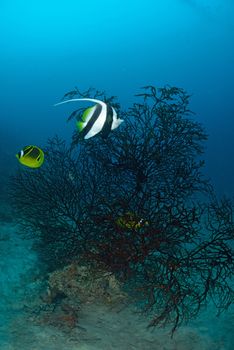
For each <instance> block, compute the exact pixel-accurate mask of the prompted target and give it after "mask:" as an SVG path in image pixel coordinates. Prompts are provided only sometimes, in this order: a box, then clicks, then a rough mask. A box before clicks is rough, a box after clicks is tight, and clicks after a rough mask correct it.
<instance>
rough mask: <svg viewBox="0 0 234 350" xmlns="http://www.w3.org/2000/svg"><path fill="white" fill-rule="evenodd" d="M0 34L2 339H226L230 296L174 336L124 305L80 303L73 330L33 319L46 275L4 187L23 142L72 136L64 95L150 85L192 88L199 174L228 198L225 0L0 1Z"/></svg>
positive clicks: (55, 343)
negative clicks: (200, 131) (200, 137)
mask: <svg viewBox="0 0 234 350" xmlns="http://www.w3.org/2000/svg"><path fill="white" fill-rule="evenodd" d="M0 33H1V35H0V101H1V111H0V258H1V259H0V349H2V350H7V349H8V350H13V349H22V350H27V349H30V350H32V349H34V350H41V349H46V350H52V349H67V350H75V349H77V350H78V349H80V350H89V349H90V350H91V349H97V350H98V349H103V350H105V349H106V350H108V349H118V350H124V349H142V350H144V349H145V350H147V349H148V350H150V349H152V350H154V349H155V350H157V349H164V350H176V349H177V350H196V349H200V350H203V349H204V350H231V349H233V348H234V342H233V339H234V334H233V329H234V313H233V306H230V308H229V309H228V310H226V312H224V313H223V314H222V315H221V316H220V317H219V318H217V317H216V311H217V310H215V308H214V306H211V305H208V307H207V308H204V310H203V309H202V310H201V312H200V314H199V316H198V317H197V318H196V319H194V320H191V321H190V322H189V323H188V324H186V325H182V326H181V327H180V328H179V329H178V331H176V333H175V335H174V337H173V338H171V336H170V331H169V328H167V327H166V328H163V329H161V328H157V327H156V328H155V329H154V331H152V330H150V331H149V330H148V329H146V327H145V326H146V324H147V321H146V320H145V319H144V318H141V317H138V316H135V313H132V312H131V311H128V310H125V309H124V310H123V311H122V312H119V311H118V312H115V311H113V310H109V309H108V310H107V309H106V306H105V305H104V306H101V305H98V306H97V305H95V306H94V305H93V306H92V305H91V306H90V305H89V303H87V305H86V306H85V309H84V311H81V315H80V316H79V317H78V318H79V322H77V327H73V326H74V325H73V324H72V334H71V333H69V332H68V330H66V329H65V331H64V329H62V328H63V325H61V322H60V323H59V324H58V323H56V322H54V323H56V324H55V327H54V324H53V325H51V323H52V322H46V320H44V322H43V320H41V319H40V321H38V319H37V320H36V321H35V318H36V316H38V314H39V313H40V311H38V310H39V309H38V308H39V306H38V305H39V304H40V303H39V301H40V300H41V299H40V298H42V297H41V295H42V294H43V293H44V292H45V291H46V290H47V289H48V286H47V285H46V282H45V280H46V277H48V275H45V276H44V277H43V278H42V272H41V271H39V270H40V267H41V266H43V262H42V261H41V260H40V256H38V255H37V250H36V249H35V248H34V247H35V240H36V239H34V238H33V237H29V239H25V237H24V235H22V234H20V232H21V233H22V227H19V223H18V221H17V217H16V214H15V212H14V210H13V208H12V207H11V206H12V195H11V200H9V197H8V192H9V186H10V184H9V180H10V177H11V176H12V175H14V174H15V173H16V172H17V170H18V169H19V168H20V167H21V168H22V167H23V165H22V164H19V162H18V160H17V159H16V157H15V155H16V154H17V153H18V152H19V151H20V150H22V148H23V147H24V146H26V145H37V146H38V147H40V148H42V149H43V148H44V147H45V145H46V143H47V140H48V138H50V137H53V136H54V135H58V136H59V137H61V138H63V139H65V140H66V141H67V142H68V143H69V142H71V138H72V133H73V130H74V123H73V122H70V123H67V117H68V116H69V113H68V112H71V108H70V106H69V108H68V107H65V106H63V107H62V106H61V107H54V104H56V103H58V102H60V101H61V99H62V97H63V96H64V94H66V93H67V92H69V91H74V90H75V89H76V88H78V89H79V90H80V91H86V90H87V89H89V88H90V87H93V88H95V89H97V90H100V91H105V92H106V94H107V95H108V96H117V99H118V102H119V103H120V105H121V108H123V109H124V110H126V109H127V108H129V107H131V106H132V104H133V103H134V102H136V96H135V95H136V94H138V93H140V92H142V90H141V88H142V87H143V86H147V85H151V86H155V87H164V86H175V87H179V88H183V89H184V90H185V91H186V92H187V93H188V94H189V95H191V98H190V109H191V110H192V111H193V112H194V113H195V114H194V116H193V119H194V120H196V121H198V122H199V123H201V124H202V125H203V126H204V128H205V131H206V132H207V134H208V140H207V141H206V146H205V153H204V155H203V159H204V160H205V167H204V170H203V171H204V175H205V176H207V177H208V178H210V179H211V182H212V184H213V186H214V189H215V192H216V193H217V195H218V196H220V197H221V196H223V195H225V196H226V197H228V198H230V199H233V194H234V181H233V179H234V92H233V81H234V45H233V43H234V1H233V0H145V1H142V0H125V1H122V0H99V1H97V0H87V1H81V0H66V1H61V0H57V1H55V0H50V1H49V0H48V1H45V0H41V1H38V0H0ZM87 106H88V105H87ZM89 106H90V105H89ZM66 108H67V109H66ZM77 108H79V107H77ZM123 125H124V123H123ZM120 128H122V126H120ZM113 132H115V131H114V130H113ZM70 177H72V174H70ZM35 200H36V198H35ZM31 205H32V206H33V205H34V203H33V202H32V203H31ZM231 244H232V247H233V242H232V243H231ZM42 271H43V267H42ZM42 280H43V281H42ZM229 283H230V281H229ZM230 284H231V283H230ZM35 314H36V316H35ZM68 314H69V317H70V316H71V314H70V313H69V312H68V313H67V314H66V317H65V316H64V315H63V317H64V322H65V323H66V322H68V323H69V322H72V320H71V319H70V318H69V319H68V316H67V315H68ZM59 317H60V318H61V316H58V318H59ZM47 321H48V320H47Z"/></svg>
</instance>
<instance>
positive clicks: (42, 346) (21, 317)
mask: <svg viewBox="0 0 234 350" xmlns="http://www.w3.org/2000/svg"><path fill="white" fill-rule="evenodd" d="M3 211H4V218H5V219H4V221H3V220H2V221H1V223H0V254H1V259H0V274H1V276H0V296H1V298H0V350H13V349H14V350H18V349H22V350H55V349H61V350H65V349H66V350H114V349H115V350H116V349H117V350H131V349H132V350H133V349H136V350H233V349H234V331H233V330H234V323H233V319H234V312H233V310H229V311H227V312H226V314H224V315H221V317H219V318H217V317H215V311H214V310H213V309H212V307H210V308H209V310H204V311H203V313H202V314H201V315H200V317H199V318H198V319H196V320H194V321H191V323H190V324H189V325H187V326H183V327H180V328H179V329H178V331H177V332H176V333H175V335H174V337H173V338H172V339H171V333H170V329H169V328H168V329H166V328H156V329H154V330H152V329H151V330H148V329H146V326H147V319H145V318H144V317H143V316H139V314H136V313H135V312H134V308H133V307H126V308H123V309H122V310H121V311H120V310H117V309H114V308H112V309H111V308H110V307H107V306H106V305H93V304H86V305H84V307H83V308H82V310H81V312H80V313H79V322H78V324H77V326H75V327H74V328H73V329H71V330H69V331H68V330H67V331H65V330H61V329H59V328H58V327H54V326H50V325H43V324H36V323H35V322H33V318H32V316H31V314H30V313H29V312H27V305H28V303H30V302H31V300H33V298H34V294H35V290H37V284H38V281H37V280H35V279H34V278H33V273H34V271H36V266H37V258H36V256H35V254H34V253H33V252H32V250H31V242H30V241H27V240H23V239H22V238H21V236H20V235H19V234H17V232H18V227H17V226H16V225H15V224H14V222H12V221H11V220H7V215H5V214H6V210H4V208H2V212H3ZM2 217H3V215H2Z"/></svg>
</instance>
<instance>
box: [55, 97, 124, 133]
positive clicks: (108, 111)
mask: <svg viewBox="0 0 234 350" xmlns="http://www.w3.org/2000/svg"><path fill="white" fill-rule="evenodd" d="M78 101H89V102H94V103H96V105H95V106H94V107H92V108H89V110H87V113H84V115H83V116H84V117H83V118H82V120H81V121H80V122H78V123H77V127H78V130H79V133H80V135H81V136H82V137H83V138H84V139H89V138H90V137H93V136H95V135H97V134H98V133H100V132H101V133H102V135H103V137H107V136H108V135H109V133H110V131H111V130H114V129H116V128H117V127H118V126H119V125H120V124H121V123H122V122H123V119H120V118H118V117H117V113H116V111H115V109H114V108H113V107H111V106H109V105H108V104H106V103H105V102H103V101H100V100H97V99H94V98H74V99H70V100H66V101H62V102H59V103H56V104H55V105H54V106H58V105H62V104H65V103H70V102H78Z"/></svg>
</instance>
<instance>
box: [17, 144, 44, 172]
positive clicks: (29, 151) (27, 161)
mask: <svg viewBox="0 0 234 350" xmlns="http://www.w3.org/2000/svg"><path fill="white" fill-rule="evenodd" d="M16 158H17V159H18V160H19V162H20V163H21V164H23V165H25V166H27V167H29V168H34V169H35V168H40V166H41V165H42V164H43V163H44V152H43V151H42V150H41V149H40V148H39V147H37V146H32V145H30V146H25V147H24V148H23V149H22V150H21V151H20V152H18V153H17V154H16Z"/></svg>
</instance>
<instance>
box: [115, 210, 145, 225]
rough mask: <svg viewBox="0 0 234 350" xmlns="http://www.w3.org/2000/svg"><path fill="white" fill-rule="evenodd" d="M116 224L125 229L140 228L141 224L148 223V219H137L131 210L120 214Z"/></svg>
mask: <svg viewBox="0 0 234 350" xmlns="http://www.w3.org/2000/svg"><path fill="white" fill-rule="evenodd" d="M116 224H117V225H118V226H119V227H121V228H125V229H140V228H141V227H143V226H145V225H146V226H147V225H149V223H148V221H145V220H144V219H139V218H137V217H136V215H134V214H133V213H131V212H127V213H126V214H125V215H123V216H120V217H119V218H118V219H117V220H116Z"/></svg>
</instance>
